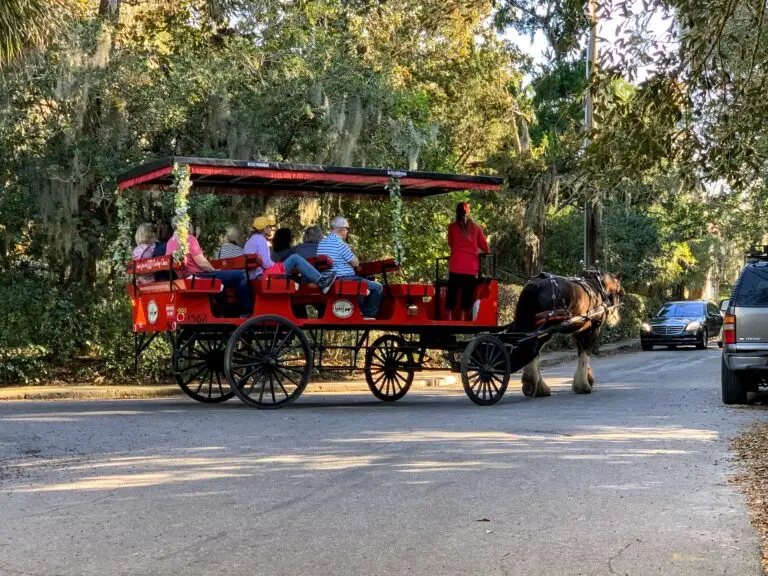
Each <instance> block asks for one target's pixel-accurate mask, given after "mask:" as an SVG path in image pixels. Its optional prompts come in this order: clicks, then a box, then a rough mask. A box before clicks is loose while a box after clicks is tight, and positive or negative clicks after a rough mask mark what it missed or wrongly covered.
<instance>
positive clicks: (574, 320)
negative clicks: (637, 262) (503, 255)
mask: <svg viewBox="0 0 768 576" xmlns="http://www.w3.org/2000/svg"><path fill="white" fill-rule="evenodd" d="M623 296H624V290H623V289H622V287H621V275H620V274H611V273H609V272H600V271H597V270H587V271H585V272H584V276H583V277H579V278H566V277H563V276H555V275H553V274H546V273H544V274H540V275H539V276H537V277H535V278H533V279H531V280H530V281H528V282H527V283H526V285H525V286H524V287H523V290H522V292H521V293H520V298H519V299H518V301H517V306H516V307H515V320H514V324H513V330H514V331H515V332H525V333H529V334H530V333H541V336H540V337H539V338H538V339H537V340H536V342H535V344H534V345H533V346H531V347H529V349H528V350H527V351H522V350H521V354H520V357H522V358H523V359H524V360H523V361H527V359H528V358H529V357H530V356H532V355H533V356H534V358H533V359H532V360H531V361H530V362H527V364H526V365H525V367H524V368H523V375H522V384H523V394H525V395H526V396H528V397H531V398H532V397H537V396H549V395H550V394H551V392H550V389H549V386H547V385H546V384H545V383H544V380H543V379H542V378H541V371H540V370H539V354H540V353H541V348H542V347H543V346H544V344H546V343H547V342H548V341H549V340H551V339H552V337H553V336H554V334H555V333H561V334H572V335H573V338H574V340H575V341H576V346H577V348H578V353H579V358H578V364H577V367H576V374H575V375H574V377H573V383H572V385H571V388H572V389H573V391H574V392H575V393H576V394H589V393H590V392H592V387H593V386H594V385H595V377H594V374H593V373H592V367H591V366H590V364H589V353H590V352H592V351H593V350H594V347H595V344H596V343H597V342H598V339H599V337H600V328H601V327H602V326H603V325H604V324H605V325H608V326H611V327H613V326H616V325H617V324H618V323H619V303H620V300H621V298H622V297H623ZM550 328H556V329H553V330H550V331H549V332H547V329H550ZM542 331H543V332H542Z"/></svg>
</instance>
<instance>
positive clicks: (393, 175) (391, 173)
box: [387, 170, 408, 178]
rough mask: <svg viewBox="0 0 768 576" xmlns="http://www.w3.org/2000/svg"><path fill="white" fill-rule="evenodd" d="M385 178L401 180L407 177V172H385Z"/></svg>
mask: <svg viewBox="0 0 768 576" xmlns="http://www.w3.org/2000/svg"><path fill="white" fill-rule="evenodd" d="M387 176H391V177H393V178H403V177H404V176H408V172H400V171H399V170H387Z"/></svg>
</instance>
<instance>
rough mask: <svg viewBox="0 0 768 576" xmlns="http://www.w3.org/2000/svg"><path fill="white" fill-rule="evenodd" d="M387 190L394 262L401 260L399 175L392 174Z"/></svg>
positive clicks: (401, 223)
mask: <svg viewBox="0 0 768 576" xmlns="http://www.w3.org/2000/svg"><path fill="white" fill-rule="evenodd" d="M386 189H387V192H389V200H390V213H391V218H392V242H393V244H394V247H395V263H396V264H397V265H398V266H399V265H400V264H402V262H403V256H404V250H403V197H402V195H401V194H400V177H399V176H392V178H391V179H390V180H389V184H387V186H386Z"/></svg>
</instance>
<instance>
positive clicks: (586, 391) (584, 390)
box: [573, 386, 592, 394]
mask: <svg viewBox="0 0 768 576" xmlns="http://www.w3.org/2000/svg"><path fill="white" fill-rule="evenodd" d="M573 391H574V392H575V393H576V394H591V393H592V386H585V387H582V388H574V389H573Z"/></svg>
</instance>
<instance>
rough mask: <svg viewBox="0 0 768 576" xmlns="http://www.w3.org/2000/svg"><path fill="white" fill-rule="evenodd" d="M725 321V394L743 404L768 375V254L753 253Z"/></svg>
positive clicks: (726, 399) (725, 397) (730, 401)
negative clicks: (749, 393) (751, 261)
mask: <svg viewBox="0 0 768 576" xmlns="http://www.w3.org/2000/svg"><path fill="white" fill-rule="evenodd" d="M750 259H751V260H753V261H755V260H756V262H755V263H751V264H747V265H746V266H745V267H744V268H743V269H742V271H741V273H740V274H739V278H738V280H737V281H736V284H735V285H734V287H733V294H732V295H731V300H730V303H729V306H728V309H727V311H726V314H725V318H724V320H723V358H722V364H721V379H722V396H723V402H724V403H725V404H743V403H745V402H746V401H747V393H748V392H757V390H758V388H759V386H760V384H761V383H763V382H764V381H765V378H766V376H768V254H766V253H765V252H764V253H762V254H760V255H750Z"/></svg>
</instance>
